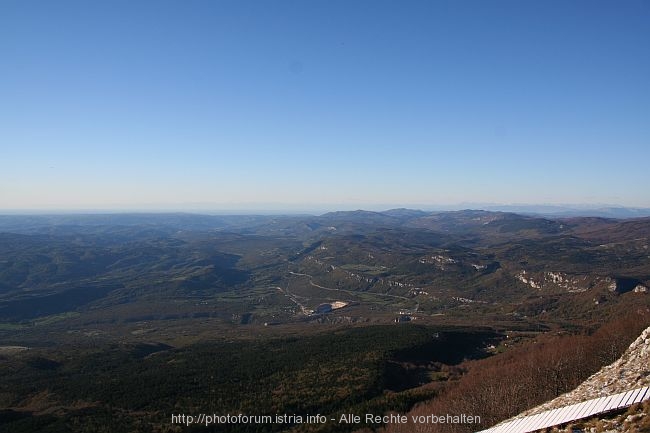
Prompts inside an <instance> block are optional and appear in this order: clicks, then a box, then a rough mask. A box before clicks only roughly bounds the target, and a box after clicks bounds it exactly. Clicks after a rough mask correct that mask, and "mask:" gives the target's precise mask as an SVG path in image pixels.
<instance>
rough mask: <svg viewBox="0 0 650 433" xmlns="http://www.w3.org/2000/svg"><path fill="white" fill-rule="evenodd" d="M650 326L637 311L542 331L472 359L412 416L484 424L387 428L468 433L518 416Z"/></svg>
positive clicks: (397, 432)
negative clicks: (584, 326)
mask: <svg viewBox="0 0 650 433" xmlns="http://www.w3.org/2000/svg"><path fill="white" fill-rule="evenodd" d="M649 325H650V314H648V313H647V312H634V313H629V314H627V315H625V316H624V317H620V318H618V319H616V320H613V321H611V322H609V323H607V324H605V325H603V326H601V327H600V328H598V329H597V330H596V331H595V332H591V333H584V334H579V335H558V334H554V335H550V334H546V335H542V336H540V337H539V338H537V339H536V340H535V341H533V342H528V343H526V344H523V345H521V346H519V347H514V348H512V349H510V350H508V351H506V352H504V353H501V354H499V355H496V356H493V357H491V358H487V359H483V360H478V361H468V362H465V363H463V364H461V365H460V366H459V367H460V368H462V369H463V370H464V371H465V374H464V375H463V376H462V377H461V378H460V379H459V380H458V381H455V382H451V383H448V384H447V388H446V389H445V390H444V391H442V392H440V394H439V395H438V397H436V398H435V399H433V400H431V401H429V402H426V403H421V404H419V405H418V406H416V407H415V408H414V409H413V410H412V411H411V412H410V414H409V419H410V415H415V416H419V415H425V416H426V415H431V414H434V415H445V414H451V415H461V414H465V415H473V416H480V419H481V424H480V425H476V424H408V425H389V426H387V427H386V428H385V432H386V433H402V432H404V433H407V432H408V433H410V432H416V433H417V432H444V433H469V432H473V431H477V430H482V429H486V428H489V427H490V426H492V425H494V424H496V423H498V422H500V421H503V420H505V419H508V418H510V417H512V416H515V415H517V414H519V413H521V412H523V411H525V410H527V409H530V408H533V407H535V406H538V405H540V404H542V403H544V402H546V401H548V400H552V399H553V398H555V397H557V396H559V395H561V394H563V393H565V392H568V391H571V390H573V389H574V388H575V387H577V386H578V385H579V384H581V383H582V382H583V381H584V380H585V379H587V378H588V377H589V376H590V375H592V374H593V373H595V372H597V371H598V370H599V369H600V368H602V367H603V366H605V365H608V364H610V363H612V362H614V361H615V360H616V359H618V358H619V357H620V356H621V355H622V354H623V352H625V350H626V349H627V347H628V346H629V345H630V344H631V343H632V342H633V341H634V340H635V339H636V338H637V337H638V336H639V334H640V333H641V332H642V331H643V329H645V328H646V327H648V326H649Z"/></svg>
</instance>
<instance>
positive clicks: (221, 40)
mask: <svg viewBox="0 0 650 433" xmlns="http://www.w3.org/2000/svg"><path fill="white" fill-rule="evenodd" d="M649 21H650V3H648V2H644V1H636V0H629V1H624V2H613V1H586V0H576V1H572V2H560V1H550V2H519V1H512V0H507V1H506V0H500V1H491V2H484V1H466V2H456V1H442V0H440V1H433V2H431V1H409V2H405V3H400V4H397V3H394V2H384V1H378V2H377V1H367V0H359V1H355V2H347V1H314V2H294V1H288V0H287V1H278V2H272V3H268V2H261V1H237V2H233V1H219V2H211V1H202V0H199V1H196V2H191V3H187V2H176V1H163V2H153V1H142V2H135V3H134V2H128V1H123V0H118V1H111V2H82V1H76V0H64V1H60V2H55V3H52V2H23V1H12V0H10V1H4V2H2V3H0V49H2V52H3V79H2V80H0V94H2V95H3V96H2V98H1V99H0V116H1V117H2V118H3V127H2V130H1V132H0V143H1V144H0V155H1V156H0V212H13V211H15V210H20V209H23V210H28V209H31V210H38V211H48V210H50V211H52V210H59V211H64V212H67V211H70V210H83V209H86V210H109V211H113V210H118V211H119V210H136V209H139V210H147V209H149V210H152V209H155V210H176V211H178V210H186V209H193V210H195V209H211V210H213V211H214V210H217V209H222V210H224V209H244V210H245V209H254V208H255V209H264V208H267V209H268V207H269V206H271V207H272V208H273V209H272V210H273V211H281V210H284V211H292V210H294V211H302V210H306V209H323V208H327V209H329V210H349V209H357V208H370V209H376V208H377V207H385V206H387V204H388V206H391V207H409V208H413V207H416V208H417V207H419V206H430V207H434V206H439V207H440V206H442V207H444V206H455V205H456V204H460V203H496V204H498V203H503V204H519V203H544V204H548V203H551V204H553V205H559V206H565V203H569V204H572V206H575V205H579V206H600V204H601V203H615V206H623V207H634V208H648V207H650V189H649V188H648V185H650V179H649V176H648V173H647V170H645V169H644V166H643V163H644V162H645V161H648V160H650V85H649V80H648V77H649V76H650V53H649V52H648V50H647V41H649V40H650V26H648V25H647V23H648V22H649ZM278 206H279V207H280V209H276V207H278Z"/></svg>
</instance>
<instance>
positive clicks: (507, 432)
mask: <svg viewBox="0 0 650 433" xmlns="http://www.w3.org/2000/svg"><path fill="white" fill-rule="evenodd" d="M645 400H650V390H649V387H647V386H646V387H644V388H638V389H634V390H632V391H627V392H621V393H619V394H614V395H610V396H607V397H600V398H594V399H592V400H587V401H583V402H582V403H576V404H572V405H570V406H565V407H561V408H558V409H552V410H547V411H545V412H541V413H538V414H536V415H530V416H526V417H523V418H517V419H513V420H510V421H506V422H502V423H501V424H497V425H495V426H494V427H491V428H489V429H487V430H482V431H481V432H479V433H530V432H534V431H537V430H541V429H545V428H548V427H554V426H559V425H562V424H566V423H569V422H571V421H577V420H579V419H584V418H589V417H591V416H594V415H598V414H602V413H607V412H610V411H614V410H618V409H625V408H627V407H630V406H632V405H633V404H635V403H640V402H642V401H645Z"/></svg>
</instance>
